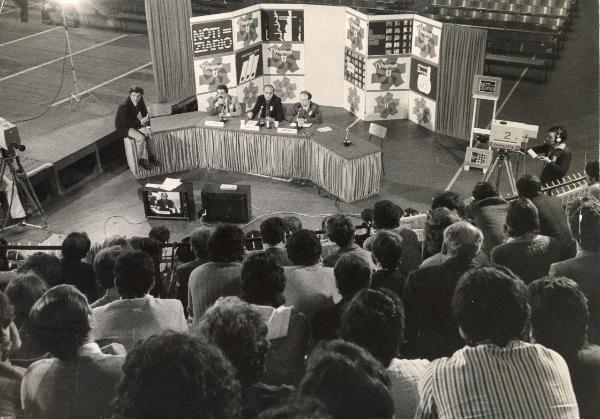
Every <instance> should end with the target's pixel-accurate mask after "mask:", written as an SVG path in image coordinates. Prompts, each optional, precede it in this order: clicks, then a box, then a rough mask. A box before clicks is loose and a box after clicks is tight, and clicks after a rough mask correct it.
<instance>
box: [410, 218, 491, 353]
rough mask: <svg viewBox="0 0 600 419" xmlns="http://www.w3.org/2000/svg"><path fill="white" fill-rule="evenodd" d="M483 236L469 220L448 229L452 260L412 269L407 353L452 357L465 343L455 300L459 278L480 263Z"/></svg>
mask: <svg viewBox="0 0 600 419" xmlns="http://www.w3.org/2000/svg"><path fill="white" fill-rule="evenodd" d="M482 240H483V235H482V234H481V231H480V230H479V229H478V228H477V227H475V226H473V225H472V224H470V223H468V222H466V221H459V222H458V223H454V224H452V225H451V226H449V227H446V229H445V230H444V244H443V247H444V252H445V253H446V254H447V255H448V259H447V260H446V261H445V262H444V263H443V264H441V265H437V266H427V267H425V268H419V269H418V270H416V271H414V272H411V274H410V275H409V276H408V279H407V281H406V286H405V288H404V295H403V297H402V301H403V302H404V308H405V314H406V333H405V334H406V340H407V355H409V356H410V357H411V358H427V359H429V360H432V359H435V358H439V357H442V356H450V355H452V353H453V352H454V351H455V350H457V349H459V348H461V347H462V346H463V345H464V342H463V340H462V339H461V337H460V335H459V333H458V327H457V326H456V322H455V320H454V318H453V317H452V310H451V302H452V295H453V294H454V288H455V287H456V284H457V282H458V280H459V278H460V277H461V276H462V274H464V273H465V272H467V271H468V270H469V269H472V268H473V267H475V266H476V262H475V256H477V253H479V249H480V248H481V242H482Z"/></svg>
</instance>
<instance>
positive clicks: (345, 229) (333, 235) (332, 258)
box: [323, 214, 374, 269]
mask: <svg viewBox="0 0 600 419" xmlns="http://www.w3.org/2000/svg"><path fill="white" fill-rule="evenodd" d="M325 228H326V231H327V237H328V238H329V240H331V241H332V242H334V243H335V244H337V245H338V249H337V250H336V251H335V252H333V253H331V254H330V255H329V256H327V257H326V258H325V259H324V260H323V266H329V267H330V268H333V267H334V266H335V263H336V262H337V260H338V259H339V258H340V257H341V256H342V255H344V254H354V255H357V256H358V257H360V258H362V259H364V260H365V261H366V262H367V263H368V264H369V266H370V267H371V269H373V268H374V266H373V259H372V258H371V252H369V251H367V250H364V249H362V248H361V247H360V246H359V245H357V244H356V243H355V242H354V233H355V228H354V225H353V224H352V220H350V217H348V216H346V215H344V214H335V215H332V216H330V217H327V219H326V220H325Z"/></svg>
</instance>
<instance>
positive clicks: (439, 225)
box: [423, 207, 462, 255]
mask: <svg viewBox="0 0 600 419" xmlns="http://www.w3.org/2000/svg"><path fill="white" fill-rule="evenodd" d="M461 220H462V218H460V217H459V216H458V214H457V213H456V212H454V211H452V210H450V209H448V208H446V207H440V208H436V209H434V210H431V212H430V213H429V214H428V216H427V220H426V221H425V240H424V241H423V247H424V253H425V254H426V255H433V254H435V253H438V252H439V251H440V250H441V249H442V243H443V242H444V230H445V229H446V227H448V226H450V225H452V224H454V223H457V222H459V221H461Z"/></svg>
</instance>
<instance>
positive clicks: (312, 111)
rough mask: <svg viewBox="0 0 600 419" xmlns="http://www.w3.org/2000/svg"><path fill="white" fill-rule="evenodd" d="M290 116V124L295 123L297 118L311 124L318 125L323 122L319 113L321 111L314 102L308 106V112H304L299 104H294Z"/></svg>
mask: <svg viewBox="0 0 600 419" xmlns="http://www.w3.org/2000/svg"><path fill="white" fill-rule="evenodd" d="M291 115H292V118H291V120H292V122H295V121H296V120H297V119H298V118H304V119H306V121H307V122H311V123H312V122H316V123H319V124H320V123H321V122H323V114H322V113H321V109H320V108H319V105H317V104H316V103H314V102H310V105H309V106H308V112H306V111H305V110H304V108H303V107H302V105H301V104H300V102H298V103H294V106H293V107H292V112H291Z"/></svg>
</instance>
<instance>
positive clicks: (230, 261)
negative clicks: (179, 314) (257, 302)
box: [188, 224, 245, 327]
mask: <svg viewBox="0 0 600 419" xmlns="http://www.w3.org/2000/svg"><path fill="white" fill-rule="evenodd" d="M207 249H208V260H209V262H208V263H205V264H203V265H200V266H199V267H197V268H196V269H194V270H193V271H192V273H191V274H190V279H189V282H188V316H189V318H190V319H191V322H192V326H193V327H196V326H197V325H198V322H199V321H200V317H202V315H203V314H204V312H205V311H206V310H207V309H208V308H209V307H210V306H211V305H212V304H213V303H214V302H215V301H217V299H218V298H219V297H226V296H228V295H239V294H240V276H241V271H242V264H241V261H242V259H243V257H244V252H245V248H244V232H243V231H242V229H241V228H239V227H237V226H234V225H232V224H220V225H219V226H218V227H217V228H216V229H215V231H214V232H213V233H212V234H211V236H210V238H209V239H208V244H207Z"/></svg>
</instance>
